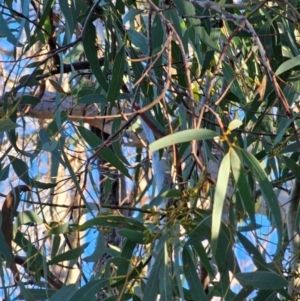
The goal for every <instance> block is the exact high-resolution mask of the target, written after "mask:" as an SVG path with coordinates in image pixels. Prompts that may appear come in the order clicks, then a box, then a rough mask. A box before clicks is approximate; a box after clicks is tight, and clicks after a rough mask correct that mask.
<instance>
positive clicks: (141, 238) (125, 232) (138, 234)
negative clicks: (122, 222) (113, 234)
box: [118, 229, 151, 244]
mask: <svg viewBox="0 0 300 301" xmlns="http://www.w3.org/2000/svg"><path fill="white" fill-rule="evenodd" d="M118 233H119V234H120V235H121V236H123V237H126V238H127V239H129V240H131V241H133V242H136V243H139V244H147V243H150V242H149V239H148V240H146V236H145V235H144V232H143V231H138V230H130V229H121V230H119V231H118ZM150 241H151V239H150Z"/></svg>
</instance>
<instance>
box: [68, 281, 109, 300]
mask: <svg viewBox="0 0 300 301" xmlns="http://www.w3.org/2000/svg"><path fill="white" fill-rule="evenodd" d="M108 284H109V282H108V280H107V279H101V280H92V281H89V282H88V283H87V284H86V285H84V286H83V287H82V288H80V289H79V290H78V291H76V292H75V294H74V295H73V296H72V297H71V298H70V299H69V301H84V300H85V301H87V300H94V298H95V295H96V294H97V293H98V292H99V291H101V289H103V288H105V287H106V286H108Z"/></svg>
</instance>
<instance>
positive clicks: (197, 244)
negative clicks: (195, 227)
mask: <svg viewBox="0 0 300 301" xmlns="http://www.w3.org/2000/svg"><path fill="white" fill-rule="evenodd" d="M191 244H192V245H193V247H194V249H195V251H196V253H197V254H198V256H199V258H200V261H201V263H202V264H203V266H204V267H205V269H206V271H207V272H208V273H209V274H210V275H211V276H212V278H214V277H215V275H214V272H213V270H212V267H211V265H210V261H209V259H208V256H207V253H206V250H205V249H204V247H203V244H202V242H199V241H195V240H194V241H193V242H192V243H191Z"/></svg>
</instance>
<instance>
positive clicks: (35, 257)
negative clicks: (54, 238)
mask: <svg viewBox="0 0 300 301" xmlns="http://www.w3.org/2000/svg"><path fill="white" fill-rule="evenodd" d="M14 242H15V243H16V244H17V245H18V246H19V247H20V248H21V249H22V250H23V251H24V252H25V253H26V255H27V259H28V260H27V266H28V267H30V270H31V271H39V270H40V269H41V268H42V267H43V256H42V255H41V253H40V252H39V251H38V250H37V249H36V247H35V246H34V245H33V244H32V243H31V242H29V241H28V239H27V238H26V237H25V236H24V234H23V233H21V232H20V231H17V233H16V236H15V238H14Z"/></svg>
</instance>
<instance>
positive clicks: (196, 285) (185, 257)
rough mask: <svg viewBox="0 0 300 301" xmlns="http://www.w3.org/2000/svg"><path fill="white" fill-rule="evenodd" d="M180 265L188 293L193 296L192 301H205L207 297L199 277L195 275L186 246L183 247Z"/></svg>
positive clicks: (195, 270) (194, 267) (193, 265)
mask: <svg viewBox="0 0 300 301" xmlns="http://www.w3.org/2000/svg"><path fill="white" fill-rule="evenodd" d="M182 264H183V271H184V275H185V278H186V281H187V283H188V285H189V288H190V292H191V294H192V296H193V299H194V300H201V301H206V300H208V299H207V296H206V294H205V292H204V289H203V286H202V283H201V281H200V279H199V275H198V273H197V268H196V266H195V264H194V261H193V259H192V257H191V255H190V252H189V250H188V247H187V246H184V247H183V251H182Z"/></svg>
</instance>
